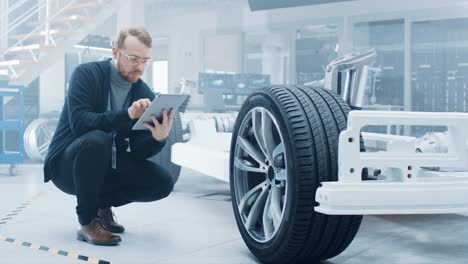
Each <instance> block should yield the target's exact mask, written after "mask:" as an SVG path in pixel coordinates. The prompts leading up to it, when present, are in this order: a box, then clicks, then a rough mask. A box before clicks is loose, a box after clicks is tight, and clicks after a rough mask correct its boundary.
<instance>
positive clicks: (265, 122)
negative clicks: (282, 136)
mask: <svg viewBox="0 0 468 264" xmlns="http://www.w3.org/2000/svg"><path fill="white" fill-rule="evenodd" d="M261 134H262V138H263V144H264V146H265V151H266V152H267V155H268V157H269V159H270V161H273V150H274V149H275V147H276V143H275V140H274V139H273V120H271V117H270V115H269V114H268V113H267V112H266V111H265V109H262V130H261Z"/></svg>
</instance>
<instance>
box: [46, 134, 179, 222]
mask: <svg viewBox="0 0 468 264" xmlns="http://www.w3.org/2000/svg"><path fill="white" fill-rule="evenodd" d="M111 158H112V136H111V135H109V134H107V133H105V132H103V131H100V130H94V131H91V132H88V133H86V134H85V135H83V136H81V137H79V138H77V139H76V140H75V141H73V142H72V144H70V145H69V146H68V147H67V148H66V150H65V151H64V152H63V153H62V154H61V156H60V157H59V158H58V160H57V162H56V163H55V166H54V167H53V168H52V171H53V173H52V175H53V176H52V182H53V183H54V184H55V185H56V186H57V187H58V188H59V189H60V190H62V191H63V192H65V193H68V194H71V195H76V198H77V206H76V213H77V215H78V221H79V222H80V224H82V225H86V224H88V223H89V222H91V220H92V219H93V218H94V217H96V215H97V211H98V209H100V208H108V207H111V206H114V207H117V206H122V205H125V204H128V203H131V202H151V201H156V200H159V199H162V198H165V197H167V196H168V195H169V194H170V193H171V192H172V189H173V187H174V182H173V178H172V177H171V175H170V173H169V171H167V170H166V169H164V168H163V167H161V166H160V165H158V164H156V163H154V162H151V161H149V160H137V159H135V158H133V157H132V155H131V153H129V152H126V151H120V152H118V153H117V168H116V169H112V168H111Z"/></svg>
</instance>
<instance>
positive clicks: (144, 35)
mask: <svg viewBox="0 0 468 264" xmlns="http://www.w3.org/2000/svg"><path fill="white" fill-rule="evenodd" d="M128 36H134V37H136V38H137V39H138V40H139V41H140V42H141V43H143V44H144V45H145V46H146V47H148V48H151V43H152V39H151V36H150V34H149V33H148V32H147V31H146V30H145V29H144V28H143V27H129V28H124V29H122V30H120V32H119V34H117V38H116V39H115V41H114V47H116V48H118V49H123V48H125V46H124V42H125V39H126V38H127V37H128Z"/></svg>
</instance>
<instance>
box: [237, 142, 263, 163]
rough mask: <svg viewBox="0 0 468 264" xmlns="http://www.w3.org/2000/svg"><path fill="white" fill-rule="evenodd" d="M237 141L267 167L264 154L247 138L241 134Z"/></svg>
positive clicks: (246, 151) (251, 155)
mask: <svg viewBox="0 0 468 264" xmlns="http://www.w3.org/2000/svg"><path fill="white" fill-rule="evenodd" d="M237 142H239V147H240V148H242V149H243V150H244V151H245V153H247V154H248V155H249V156H250V157H252V158H253V159H254V160H255V161H256V162H258V163H259V164H260V166H261V167H266V165H265V156H264V154H262V153H261V152H259V151H258V150H257V149H256V148H255V147H254V146H253V145H252V144H251V143H250V142H249V141H248V140H247V139H245V138H243V137H240V136H239V137H237Z"/></svg>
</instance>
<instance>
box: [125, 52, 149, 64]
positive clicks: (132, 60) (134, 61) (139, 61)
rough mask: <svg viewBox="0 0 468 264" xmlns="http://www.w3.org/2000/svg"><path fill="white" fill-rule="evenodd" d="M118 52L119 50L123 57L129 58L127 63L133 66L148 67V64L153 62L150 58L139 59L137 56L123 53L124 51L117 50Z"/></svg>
mask: <svg viewBox="0 0 468 264" xmlns="http://www.w3.org/2000/svg"><path fill="white" fill-rule="evenodd" d="M117 50H119V51H120V52H121V53H122V54H123V55H125V57H127V61H128V63H130V64H131V65H138V64H143V65H146V64H148V63H150V62H151V59H150V58H148V59H142V58H139V57H137V56H133V55H128V54H127V53H125V52H123V50H121V49H117Z"/></svg>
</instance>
